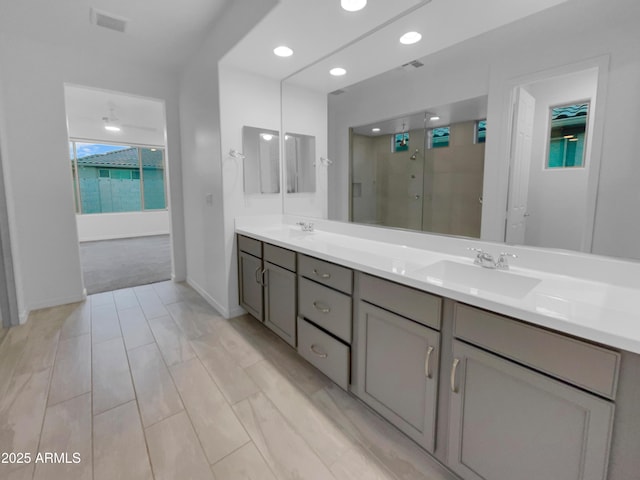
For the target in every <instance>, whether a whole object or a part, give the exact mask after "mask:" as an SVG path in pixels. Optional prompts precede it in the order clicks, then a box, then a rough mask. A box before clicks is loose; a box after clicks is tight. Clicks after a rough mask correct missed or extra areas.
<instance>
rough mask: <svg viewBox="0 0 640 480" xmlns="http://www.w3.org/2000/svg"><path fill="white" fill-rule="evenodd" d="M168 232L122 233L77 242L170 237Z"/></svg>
mask: <svg viewBox="0 0 640 480" xmlns="http://www.w3.org/2000/svg"><path fill="white" fill-rule="evenodd" d="M170 234H171V232H169V231H166V232H165V231H161V232H145V233H122V234H116V235H97V236H95V237H83V238H80V239H79V240H78V241H79V242H80V243H84V242H99V241H101V240H124V239H125V238H142V237H157V236H160V235H170Z"/></svg>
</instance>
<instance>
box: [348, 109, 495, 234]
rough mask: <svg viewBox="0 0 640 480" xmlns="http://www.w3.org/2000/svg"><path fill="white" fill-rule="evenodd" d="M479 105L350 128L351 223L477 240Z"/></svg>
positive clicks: (481, 144)
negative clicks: (459, 236) (460, 236)
mask: <svg viewBox="0 0 640 480" xmlns="http://www.w3.org/2000/svg"><path fill="white" fill-rule="evenodd" d="M485 98H486V97H485ZM479 103H481V102H480V101H477V102H475V103H474V102H470V101H469V102H468V105H466V106H467V107H468V108H463V107H464V105H462V106H461V105H457V106H456V105H453V106H448V107H449V109H447V108H446V107H447V106H445V108H438V109H434V110H437V113H438V115H435V114H434V113H424V112H421V113H418V114H415V115H409V116H404V117H400V118H395V119H389V120H385V121H379V122H376V123H375V124H374V123H371V124H367V125H363V126H359V127H353V128H352V129H351V172H352V174H351V176H352V178H351V221H353V222H357V223H368V224H376V225H381V226H388V227H396V228H406V229H412V230H421V231H428V232H433V233H443V234H451V235H462V236H469V237H477V238H478V237H480V223H481V215H482V204H481V202H480V200H479V199H480V198H481V197H482V184H483V175H484V145H485V139H486V121H485V120H484V118H485V117H484V115H486V113H485V112H486V111H483V110H482V109H479V108H478V104H479ZM479 115H480V116H479ZM438 117H440V118H438ZM432 118H434V119H435V120H432Z"/></svg>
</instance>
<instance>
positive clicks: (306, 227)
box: [296, 222, 313, 232]
mask: <svg viewBox="0 0 640 480" xmlns="http://www.w3.org/2000/svg"><path fill="white" fill-rule="evenodd" d="M296 225H300V230H302V231H303V232H313V223H311V222H296Z"/></svg>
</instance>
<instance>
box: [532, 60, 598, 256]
mask: <svg viewBox="0 0 640 480" xmlns="http://www.w3.org/2000/svg"><path fill="white" fill-rule="evenodd" d="M597 86H598V72H597V70H590V71H587V72H582V73H580V74H575V75H567V76H563V77H559V78H553V79H551V80H546V81H541V82H536V83H534V84H533V85H530V86H529V88H528V91H529V93H531V94H532V95H533V97H534V98H535V100H536V107H535V114H534V115H535V118H534V124H533V147H532V151H531V164H530V170H529V196H528V199H527V213H528V214H529V217H527V223H526V230H525V245H531V246H537V247H552V248H565V249H568V250H580V249H581V247H582V241H583V234H584V233H585V223H586V208H585V207H586V205H587V180H588V175H589V171H590V169H591V162H590V159H589V152H590V151H591V148H590V144H591V139H592V135H591V134H589V131H590V132H593V115H591V114H590V115H589V117H588V119H589V123H590V128H589V130H588V132H587V136H586V141H585V149H584V151H585V155H586V157H585V159H586V161H585V164H584V167H583V168H553V169H552V168H545V165H546V161H547V156H548V144H549V115H550V108H551V107H553V106H557V105H562V104H569V103H579V102H582V101H584V100H588V101H591V106H590V108H591V112H593V111H594V109H595V108H597V106H596V104H595V96H596V90H597ZM589 234H590V233H589Z"/></svg>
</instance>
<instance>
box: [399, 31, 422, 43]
mask: <svg viewBox="0 0 640 480" xmlns="http://www.w3.org/2000/svg"><path fill="white" fill-rule="evenodd" d="M420 40H422V35H420V34H419V33H418V32H407V33H405V34H404V35H402V36H401V37H400V43H402V44H403V45H411V44H414V43H418V42H419V41H420Z"/></svg>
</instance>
